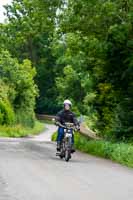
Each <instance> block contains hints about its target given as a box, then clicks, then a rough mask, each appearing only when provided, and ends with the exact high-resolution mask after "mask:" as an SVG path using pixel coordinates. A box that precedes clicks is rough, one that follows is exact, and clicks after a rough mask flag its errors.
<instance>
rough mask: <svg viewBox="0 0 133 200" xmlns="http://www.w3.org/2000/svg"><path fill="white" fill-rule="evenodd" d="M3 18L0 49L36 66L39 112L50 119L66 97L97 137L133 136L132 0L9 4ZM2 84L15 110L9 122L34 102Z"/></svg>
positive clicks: (39, 0) (38, 0) (22, 0)
mask: <svg viewBox="0 0 133 200" xmlns="http://www.w3.org/2000/svg"><path fill="white" fill-rule="evenodd" d="M6 13H7V17H8V23H5V24H1V29H0V32H1V34H0V44H1V48H3V49H7V50H8V51H9V52H10V53H11V55H12V56H13V57H16V58H17V59H18V60H19V62H21V63H22V62H23V59H30V60H31V63H32V65H33V66H35V67H36V71H37V75H36V78H35V81H36V84H37V85H38V88H39V97H38V98H37V106H36V111H37V112H40V113H55V112H56V111H57V110H58V109H59V108H60V105H61V103H62V101H63V99H64V98H70V99H71V100H72V102H73V104H74V110H75V111H76V112H77V113H82V114H84V115H86V116H88V125H91V128H92V129H94V130H95V131H97V132H98V133H99V134H101V135H102V136H104V137H106V138H117V139H129V138H132V137H133V123H132V122H133V89H132V88H133V53H132V52H133V37H132V35H133V1H132V0H123V1H121V0H76V1H75V0H66V1H65V0H64V1H63V0H52V1H51V0H14V1H13V3H12V5H11V6H10V5H8V6H6ZM14 62H15V61H14ZM25 62H26V63H25ZM27 62H28V64H27ZM27 65H28V66H29V65H30V64H29V61H24V63H23V64H22V65H21V66H27ZM15 66H16V65H15ZM12 69H13V68H12ZM26 74H27V73H26ZM23 75H24V74H23ZM4 76H5V75H4ZM13 76H14V75H13ZM19 76H20V75H19ZM18 80H19V79H18ZM24 80H25V77H24ZM24 80H23V81H24ZM2 81H3V82H4V83H2V84H3V87H6V89H4V91H8V90H9V91H11V93H12V95H10V97H11V98H12V99H11V101H10V100H9V98H8V97H5V98H6V101H4V104H5V103H6V104H7V105H8V107H10V108H12V104H13V105H14V107H13V109H8V110H10V111H9V112H10V113H9V118H10V119H8V120H9V122H10V121H12V120H14V112H15V113H19V110H20V109H21V108H22V110H23V111H24V113H25V110H24V109H25V108H24V109H23V107H24V106H25V104H26V106H27V107H29V104H30V105H32V106H30V107H29V109H30V108H31V107H32V108H33V107H34V101H32V100H31V101H30V99H32V97H31V98H30V97H29V96H28V97H27V98H26V99H25V96H23V95H24V94H23V92H22V91H21V92H20V93H19V94H21V95H22V96H19V95H18V97H15V96H16V95H17V94H16V90H21V89H22V88H21V87H20V86H18V85H16V83H14V82H13V83H12V84H13V87H12V86H11V85H10V82H9V81H6V85H4V84H5V80H2ZM12 81H13V80H12ZM14 85H15V86H14ZM14 87H15V89H16V88H17V89H16V90H15V89H14ZM14 90H15V91H14ZM27 93H28V94H29V92H28V91H27ZM33 93H34V92H33ZM26 96H27V95H26ZM21 101H22V102H21ZM18 102H19V103H18ZM23 102H25V103H23ZM31 102H32V103H31ZM18 105H21V106H20V109H18V107H19V106H18ZM0 106H1V107H3V101H2V102H1V104H0ZM31 110H32V111H33V109H31ZM3 112H7V111H6V110H4V111H3ZM28 113H29V111H28ZM31 113H32V112H31ZM19 116H20V115H19ZM2 118H3V117H2V115H0V121H1V122H2V123H3V121H4V120H5V119H2ZM90 122H91V123H90Z"/></svg>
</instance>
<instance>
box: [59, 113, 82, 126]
mask: <svg viewBox="0 0 133 200" xmlns="http://www.w3.org/2000/svg"><path fill="white" fill-rule="evenodd" d="M56 120H57V121H59V122H60V123H61V124H64V123H65V122H69V123H74V124H75V125H78V124H79V123H78V120H77V119H76V116H75V114H74V113H73V112H71V111H70V110H61V111H60V112H58V114H57V115H56Z"/></svg>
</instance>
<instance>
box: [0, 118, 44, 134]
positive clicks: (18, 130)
mask: <svg viewBox="0 0 133 200" xmlns="http://www.w3.org/2000/svg"><path fill="white" fill-rule="evenodd" d="M43 130H44V123H41V122H39V121H37V120H36V122H35V126H34V128H28V127H23V126H22V125H15V126H0V137H25V136H27V135H35V134H39V133H40V132H41V131H43Z"/></svg>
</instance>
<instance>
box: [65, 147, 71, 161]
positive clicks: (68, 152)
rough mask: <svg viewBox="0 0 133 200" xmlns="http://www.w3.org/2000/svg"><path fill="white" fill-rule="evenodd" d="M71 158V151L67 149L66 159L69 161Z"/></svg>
mask: <svg viewBox="0 0 133 200" xmlns="http://www.w3.org/2000/svg"><path fill="white" fill-rule="evenodd" d="M70 158H71V153H70V151H69V150H66V152H65V161H66V162H68V161H69V159H70Z"/></svg>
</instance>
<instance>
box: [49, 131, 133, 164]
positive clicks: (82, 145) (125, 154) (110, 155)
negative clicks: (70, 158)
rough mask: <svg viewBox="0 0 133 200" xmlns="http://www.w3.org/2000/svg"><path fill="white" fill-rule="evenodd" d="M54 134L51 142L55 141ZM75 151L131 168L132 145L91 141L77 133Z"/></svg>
mask: <svg viewBox="0 0 133 200" xmlns="http://www.w3.org/2000/svg"><path fill="white" fill-rule="evenodd" d="M56 136H57V133H54V134H53V136H52V140H53V141H55V140H56ZM75 147H76V149H78V150H80V151H82V152H85V153H88V154H92V155H95V156H99V157H103V158H107V159H110V160H113V161H115V162H118V163H120V164H122V165H126V166H128V167H133V144H130V143H122V142H121V143H113V142H111V141H105V140H91V139H90V138H87V137H85V136H83V135H81V134H79V133H76V134H75Z"/></svg>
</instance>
